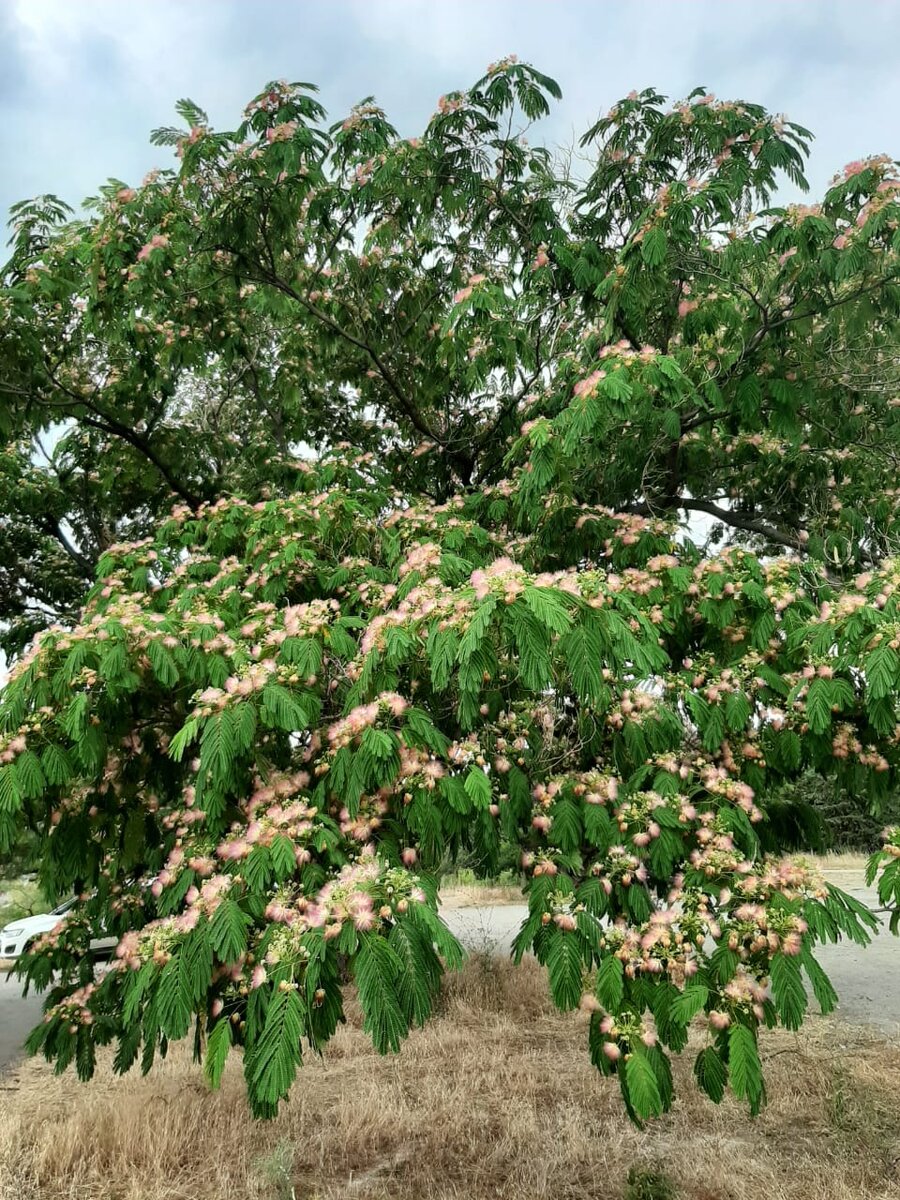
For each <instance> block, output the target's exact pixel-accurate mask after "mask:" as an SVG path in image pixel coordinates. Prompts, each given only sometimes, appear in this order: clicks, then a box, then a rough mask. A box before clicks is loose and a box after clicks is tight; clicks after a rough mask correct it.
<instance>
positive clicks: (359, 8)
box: [0, 0, 900, 214]
mask: <svg viewBox="0 0 900 1200" xmlns="http://www.w3.org/2000/svg"><path fill="white" fill-rule="evenodd" d="M509 53H515V54H518V56H519V57H520V58H522V59H526V60H528V61H531V62H533V63H534V64H535V65H536V66H538V67H539V68H540V69H541V70H543V71H544V72H546V73H547V74H550V75H552V76H553V77H554V78H555V79H557V81H558V82H559V83H560V85H561V86H562V89H563V100H562V103H561V104H560V105H558V107H557V109H556V111H555V113H554V116H553V118H552V119H551V121H550V122H549V123H548V125H547V127H546V129H545V131H544V137H545V138H546V139H547V140H551V141H556V142H569V143H571V141H572V140H573V137H574V135H575V134H578V133H581V132H582V131H583V130H584V129H585V128H586V127H587V126H588V124H589V123H590V122H591V120H592V119H593V118H594V117H595V116H596V114H597V113H598V112H599V111H600V110H605V109H607V108H608V107H609V106H610V105H611V103H612V102H614V101H615V100H616V99H618V98H620V97H621V96H623V95H625V94H626V93H627V92H628V91H630V90H631V89H632V88H638V89H640V88H643V87H646V86H648V85H652V86H655V87H657V88H659V89H660V90H661V91H663V92H665V93H666V94H668V95H670V96H673V97H675V98H680V97H681V96H683V95H685V94H686V93H687V92H688V91H689V90H690V89H691V88H692V87H694V86H695V85H697V84H703V85H704V86H705V87H707V88H708V89H709V90H711V91H713V92H715V93H716V94H717V95H719V96H721V97H727V98H730V99H746V100H753V101H758V102H761V103H763V104H765V105H766V106H767V107H769V108H770V109H771V110H773V111H775V112H785V113H787V115H788V116H789V117H791V118H793V119H794V120H797V121H799V122H800V123H801V124H803V125H806V126H807V127H808V128H810V129H812V130H813V132H814V133H815V134H816V135H817V140H816V142H815V145H814V149H813V157H812V162H811V166H810V179H811V182H812V185H813V192H817V191H820V190H821V189H822V188H823V187H824V185H825V184H826V183H827V181H828V179H829V178H830V177H831V175H832V174H833V173H834V172H835V171H836V170H837V169H838V168H839V167H841V166H843V164H844V163H846V162H847V161H849V160H850V159H854V158H858V157H860V156H862V155H866V154H870V153H888V154H891V155H892V156H893V157H900V3H898V2H897V0H856V2H852V0H842V2H839V3H832V2H829V0H752V2H750V3H747V2H744V3H738V2H735V0H667V2H655V0H359V2H354V0H0V151H2V160H0V161H2V170H0V209H2V211H3V213H4V214H5V213H6V210H7V209H8V207H9V205H10V204H11V203H13V202H14V201H15V200H17V199H21V198H23V197H25V196H32V195H35V194H37V193H39V192H55V193H56V194H57V195H60V196H62V197H63V198H64V199H65V200H67V201H69V202H70V203H73V204H78V203H80V201H81V200H82V199H83V198H84V197H85V196H87V195H90V194H92V193H93V192H94V191H95V190H96V188H97V186H98V184H100V183H101V182H103V181H104V180H106V179H107V178H109V177H115V178H119V179H122V180H124V181H126V182H127V183H134V182H138V181H140V179H141V178H142V177H143V175H144V174H145V172H146V171H147V170H148V169H149V168H150V167H153V166H163V165H169V162H170V159H169V158H168V151H167V150H165V149H160V148H156V147H153V146H151V145H150V144H149V140H148V134H149V131H150V130H151V129H152V128H154V127H156V126H158V125H162V124H169V123H172V118H173V112H172V105H173V103H174V101H175V100H176V99H178V98H179V97H181V96H189V97H190V98H191V99H193V100H196V101H197V102H198V103H199V104H201V105H202V106H203V107H205V108H206V109H207V110H208V111H209V113H210V116H211V118H212V121H213V124H214V125H218V126H220V127H233V125H234V124H236V123H237V118H238V114H239V112H240V110H241V108H242V107H243V105H244V104H245V103H246V101H247V100H249V99H250V98H251V97H252V96H253V95H255V94H256V93H257V92H258V91H259V90H261V88H262V86H263V84H264V83H265V82H267V81H268V80H269V79H273V78H274V79H277V78H288V79H292V80H307V81H311V82H315V83H318V84H319V86H320V88H321V93H322V99H323V102H324V103H325V105H326V107H327V108H328V110H329V114H331V115H332V116H334V117H335V118H337V117H339V116H343V115H345V113H346V110H347V109H348V108H349V107H350V105H351V104H353V103H354V102H355V101H356V100H359V99H361V98H362V97H364V96H366V95H369V94H374V95H375V96H376V97H377V99H378V101H379V102H380V103H381V104H382V105H383V106H384V107H385V108H386V109H387V112H388V115H389V117H390V118H391V119H392V121H393V122H394V124H395V125H397V126H398V127H399V128H400V131H401V133H403V134H406V135H412V134H415V133H416V132H419V131H421V128H422V127H423V125H424V123H425V122H426V121H427V119H428V117H429V116H430V114H431V113H432V112H433V110H434V107H435V102H436V100H437V97H438V96H439V95H440V94H441V93H443V92H446V91H449V90H452V89H454V88H464V87H465V86H466V85H467V84H469V83H471V82H474V80H475V79H477V78H479V76H480V75H481V74H483V72H484V69H485V67H486V66H487V64H488V62H490V61H492V60H493V59H496V58H500V57H502V56H503V55H505V54H509Z"/></svg>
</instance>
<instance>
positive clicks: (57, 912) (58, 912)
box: [50, 897, 75, 917]
mask: <svg viewBox="0 0 900 1200" xmlns="http://www.w3.org/2000/svg"><path fill="white" fill-rule="evenodd" d="M74 903H75V898H74V897H73V898H72V899H71V900H67V901H66V902H65V904H60V906H59V907H58V908H51V909H50V916H51V917H61V916H62V915H63V913H67V912H68V911H69V909H70V908H71V907H72V905H73V904H74Z"/></svg>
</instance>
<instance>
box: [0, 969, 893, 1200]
mask: <svg viewBox="0 0 900 1200" xmlns="http://www.w3.org/2000/svg"><path fill="white" fill-rule="evenodd" d="M585 1036H586V1030H585V1018H584V1017H583V1016H582V1015H581V1014H573V1015H569V1016H563V1015H560V1014H559V1013H557V1012H555V1010H553V1008H552V1006H551V1004H550V1003H549V1001H548V999H547V994H546V988H545V984H544V979H543V973H542V972H541V970H540V968H539V967H538V966H537V965H536V964H535V963H534V962H533V961H531V962H526V963H524V964H523V965H522V966H521V967H519V968H514V967H513V966H511V964H509V963H506V962H498V961H496V960H489V959H479V958H475V959H473V960H470V961H469V963H468V964H467V966H466V968H465V970H464V971H463V972H462V973H461V974H460V975H459V976H457V977H454V978H451V979H449V980H448V981H447V985H446V987H445V990H444V995H443V998H442V1006H441V1012H440V1014H439V1015H438V1017H437V1018H436V1019H435V1021H434V1022H433V1023H432V1024H430V1025H429V1026H428V1027H427V1028H426V1029H424V1030H421V1031H419V1032H417V1033H416V1034H414V1035H413V1036H412V1037H411V1038H410V1039H409V1041H408V1042H407V1044H406V1046H405V1048H404V1050H403V1053H402V1054H401V1055H400V1056H399V1057H396V1058H393V1057H391V1058H381V1057H379V1056H378V1055H377V1054H376V1053H375V1052H374V1051H373V1049H372V1047H371V1044H370V1042H369V1041H368V1039H367V1038H366V1037H365V1035H364V1034H363V1033H362V1031H361V1029H360V1028H359V1020H358V1013H357V1012H356V1011H355V1010H354V1009H353V1007H352V1005H351V1013H350V1021H349V1023H348V1025H347V1027H345V1028H343V1029H342V1030H341V1031H340V1032H339V1034H338V1036H337V1037H336V1038H335V1040H334V1042H333V1044H332V1046H331V1047H330V1048H329V1050H328V1052H327V1054H326V1057H325V1059H324V1060H323V1061H317V1060H311V1061H310V1062H309V1063H308V1064H307V1065H306V1067H305V1068H304V1071H303V1074H302V1076H301V1080H300V1082H299V1083H298V1085H297V1086H296V1088H295V1089H294V1093H293V1095H292V1098H291V1101H290V1102H289V1103H288V1104H286V1105H285V1106H284V1108H283V1110H282V1113H281V1115H280V1116H279V1118H278V1119H277V1120H276V1121H274V1122H271V1123H269V1124H256V1123H254V1122H253V1121H251V1119H250V1118H249V1117H248V1114H247V1110H246V1106H245V1102H244V1098H243V1087H242V1081H241V1078H240V1064H239V1062H236V1061H235V1062H232V1063H230V1064H229V1069H228V1071H227V1072H226V1078H225V1081H224V1084H223V1087H222V1090H221V1091H220V1092H218V1093H210V1092H209V1091H207V1089H206V1088H205V1087H204V1085H203V1082H202V1079H201V1077H200V1075H199V1073H198V1071H197V1068H196V1067H194V1066H193V1065H192V1064H191V1063H190V1061H189V1055H188V1053H187V1051H186V1050H183V1049H182V1048H181V1047H177V1048H175V1049H174V1050H173V1051H172V1053H171V1054H170V1057H169V1060H168V1061H167V1062H166V1063H165V1064H163V1066H162V1067H161V1069H160V1070H157V1071H154V1073H153V1074H151V1075H150V1076H149V1077H148V1078H147V1079H140V1078H139V1077H136V1076H127V1077H125V1078H124V1079H118V1078H116V1077H115V1076H113V1075H112V1073H111V1071H110V1070H109V1067H108V1062H107V1063H106V1064H105V1065H104V1067H103V1069H102V1070H101V1071H99V1072H98V1077H97V1078H96V1079H95V1080H94V1082H93V1083H91V1084H90V1085H89V1086H87V1087H84V1086H82V1085H80V1084H79V1083H78V1082H77V1080H75V1079H74V1078H73V1077H69V1076H64V1077H62V1078H56V1077H55V1076H54V1075H53V1074H52V1071H51V1070H50V1068H48V1067H47V1066H46V1064H44V1063H41V1062H29V1063H26V1064H23V1065H20V1066H19V1067H18V1068H17V1069H16V1070H15V1072H14V1073H12V1074H11V1075H10V1076H7V1077H6V1078H5V1079H4V1081H3V1083H4V1085H5V1088H6V1089H9V1090H4V1091H2V1092H0V1200H50V1198H51V1197H52V1200H291V1197H292V1196H296V1198H297V1200H314V1198H315V1200H388V1198H390V1200H488V1198H492V1200H496V1198H502V1197H515V1198H516V1200H576V1197H577V1198H578V1200H586V1198H591V1200H624V1198H625V1197H629V1196H631V1197H633V1196H640V1197H641V1198H642V1200H643V1197H644V1196H645V1195H652V1194H653V1193H652V1192H647V1191H646V1187H649V1186H650V1184H649V1183H648V1181H651V1182H652V1181H653V1180H654V1179H655V1178H657V1177H659V1178H660V1179H662V1180H663V1181H664V1182H665V1186H669V1185H671V1194H673V1195H674V1196H676V1197H679V1198H683V1200H760V1198H761V1197H766V1200H811V1198H815V1200H818V1198H822V1200H826V1198H827V1200H888V1197H895V1198H896V1196H897V1182H896V1181H897V1178H898V1171H900V1048H898V1047H897V1046H896V1045H889V1044H887V1043H885V1042H884V1041H880V1040H878V1039H877V1038H876V1037H875V1035H873V1034H871V1033H863V1032H861V1031H856V1030H850V1029H847V1028H845V1027H843V1026H840V1025H836V1024H832V1023H830V1022H827V1021H824V1020H819V1021H814V1022H813V1023H812V1024H811V1027H810V1031H809V1032H805V1033H803V1034H802V1035H791V1034H780V1035H777V1036H776V1035H768V1036H766V1038H765V1041H764V1054H765V1057H766V1058H767V1060H768V1061H767V1074H768V1080H769V1107H768V1108H767V1109H766V1111H765V1112H764V1114H763V1115H762V1116H761V1117H760V1118H759V1119H758V1120H757V1121H756V1122H753V1123H750V1122H749V1121H748V1119H747V1118H746V1116H745V1115H744V1113H743V1110H742V1109H741V1107H740V1106H739V1105H737V1104H735V1103H733V1102H731V1101H728V1102H726V1103H725V1104H723V1105H722V1106H721V1107H720V1108H715V1107H713V1106H712V1105H711V1104H709V1103H707V1102H704V1101H703V1100H702V1099H701V1098H700V1097H698V1096H697V1094H696V1092H695V1090H694V1089H693V1087H692V1086H691V1083H690V1079H689V1076H690V1061H689V1060H688V1059H685V1060H683V1061H681V1062H679V1063H678V1064H676V1071H677V1075H678V1082H679V1084H680V1087H681V1099H680V1100H679V1102H678V1104H677V1106H676V1108H675V1110H674V1111H673V1112H672V1113H671V1114H670V1115H669V1116H667V1117H666V1118H665V1119H663V1120H661V1121H659V1122H656V1123H655V1124H653V1125H652V1126H651V1127H650V1128H649V1129H648V1130H646V1131H645V1132H643V1133H641V1132H640V1131H638V1130H635V1129H634V1128H632V1127H631V1126H630V1125H629V1124H628V1122H627V1121H626V1120H625V1119H624V1117H623V1115H622V1110H621V1105H620V1102H619V1100H618V1096H617V1090H616V1087H615V1084H614V1082H611V1081H604V1080H603V1079H601V1078H600V1077H599V1076H598V1075H597V1073H596V1072H595V1071H594V1070H593V1069H592V1068H591V1066H590V1064H589V1062H588V1059H587V1054H586V1049H585ZM629 1175H630V1180H629ZM645 1185H646V1186H645ZM638 1186H640V1188H641V1189H642V1190H637V1189H638ZM660 1186H662V1185H660ZM665 1194H666V1193H665V1192H662V1193H660V1195H665Z"/></svg>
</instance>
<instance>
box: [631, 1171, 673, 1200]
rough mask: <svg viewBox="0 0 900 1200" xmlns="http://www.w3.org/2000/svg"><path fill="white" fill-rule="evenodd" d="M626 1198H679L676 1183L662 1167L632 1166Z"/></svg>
mask: <svg viewBox="0 0 900 1200" xmlns="http://www.w3.org/2000/svg"><path fill="white" fill-rule="evenodd" d="M624 1200H677V1194H676V1192H675V1185H674V1184H673V1183H672V1181H671V1179H670V1178H669V1176H668V1175H667V1174H666V1173H665V1171H664V1170H663V1169H662V1168H661V1167H659V1166H656V1165H653V1166H647V1167H631V1169H630V1170H629V1172H628V1185H627V1187H626V1188H625V1196H624Z"/></svg>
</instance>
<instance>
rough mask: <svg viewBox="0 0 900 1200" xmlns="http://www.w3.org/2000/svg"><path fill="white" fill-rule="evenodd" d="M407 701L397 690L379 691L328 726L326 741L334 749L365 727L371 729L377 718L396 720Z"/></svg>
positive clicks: (350, 741)
mask: <svg viewBox="0 0 900 1200" xmlns="http://www.w3.org/2000/svg"><path fill="white" fill-rule="evenodd" d="M408 707H409V702H408V701H407V700H405V699H404V698H403V696H400V695H398V694H397V692H381V693H379V695H378V696H377V697H376V698H375V699H374V700H373V701H371V703H369V704H359V705H357V707H356V708H354V709H352V710H351V711H350V712H349V713H348V714H347V716H346V717H342V718H341V720H340V721H335V723H334V724H333V725H332V726H330V727H329V730H328V742H329V745H331V746H332V747H334V748H335V749H339V748H340V747H341V746H349V745H350V744H351V743H352V742H353V741H354V740H355V739H356V738H358V737H359V736H360V734H362V733H363V732H364V731H365V730H366V729H371V728H372V727H373V726H374V725H376V724H377V723H378V721H379V720H387V721H390V720H391V719H393V720H398V719H399V718H400V717H402V716H403V714H404V713H405V712H406V710H407V708H408Z"/></svg>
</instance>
